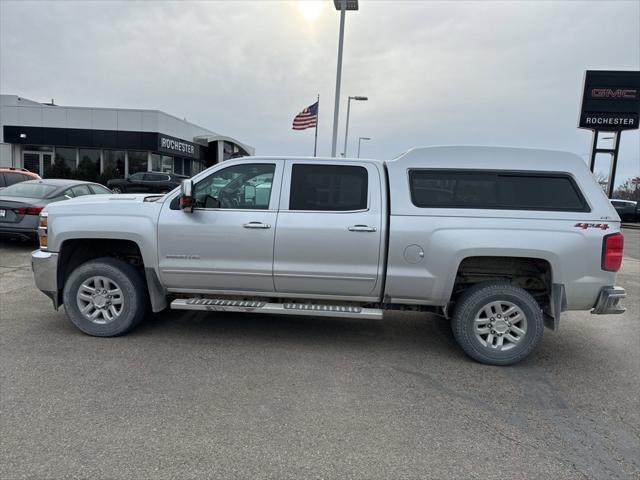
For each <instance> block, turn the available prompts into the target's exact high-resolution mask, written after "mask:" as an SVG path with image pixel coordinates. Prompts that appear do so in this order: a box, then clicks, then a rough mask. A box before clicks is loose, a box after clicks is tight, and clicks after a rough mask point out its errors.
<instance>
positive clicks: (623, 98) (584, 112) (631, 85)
mask: <svg viewBox="0 0 640 480" xmlns="http://www.w3.org/2000/svg"><path fill="white" fill-rule="evenodd" d="M639 117H640V72H627V71H610V70H587V72H586V74H585V77H584V92H583V94H582V108H581V109H580V122H579V124H578V127H579V128H586V129H589V130H591V131H592V132H593V144H592V146H591V161H590V165H589V167H590V168H591V171H592V172H593V170H594V168H595V164H596V155H597V154H599V153H605V154H609V155H611V168H610V170H609V181H608V189H607V190H608V192H607V193H608V196H609V198H611V197H612V196H613V191H614V189H615V179H616V169H617V167H618V152H619V151H620V135H621V134H622V131H623V130H637V129H638V120H639ZM602 132H611V133H613V134H614V146H613V148H598V139H599V134H600V133H602Z"/></svg>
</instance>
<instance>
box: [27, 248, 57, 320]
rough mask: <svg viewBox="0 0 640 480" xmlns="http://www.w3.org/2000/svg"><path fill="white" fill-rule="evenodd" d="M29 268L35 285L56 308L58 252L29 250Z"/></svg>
mask: <svg viewBox="0 0 640 480" xmlns="http://www.w3.org/2000/svg"><path fill="white" fill-rule="evenodd" d="M31 269H32V270H33V279H34V280H35V282H36V287H38V289H39V290H40V291H42V293H44V294H45V295H46V296H47V297H49V298H50V299H51V300H53V306H54V307H55V308H58V254H57V253H52V252H43V251H42V250H34V251H33V252H31Z"/></svg>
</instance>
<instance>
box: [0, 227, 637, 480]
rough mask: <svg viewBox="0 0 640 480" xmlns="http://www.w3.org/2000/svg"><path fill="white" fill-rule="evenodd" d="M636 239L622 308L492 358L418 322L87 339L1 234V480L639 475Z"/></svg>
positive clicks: (241, 322)
mask: <svg viewBox="0 0 640 480" xmlns="http://www.w3.org/2000/svg"><path fill="white" fill-rule="evenodd" d="M639 233H640V231H638V230H636V231H630V230H629V231H625V235H626V239H627V241H626V243H627V246H626V251H627V255H628V256H627V257H625V260H624V262H623V268H622V271H621V274H620V276H619V283H620V284H621V285H622V286H624V287H625V288H626V289H627V292H628V299H627V301H626V306H627V308H628V311H627V312H626V313H625V314H624V315H620V316H608V317H596V316H592V315H590V314H589V313H569V314H566V315H565V316H564V318H563V320H562V323H561V326H560V331H559V332H557V333H554V332H550V331H546V332H545V337H544V339H543V341H542V344H541V346H540V348H538V350H537V351H536V352H535V353H534V354H533V355H532V356H531V357H529V358H528V359H527V360H526V361H524V362H522V363H521V364H519V365H516V366H513V367H506V368H505V367H503V368H500V367H488V366H484V365H480V364H477V363H474V362H472V361H470V360H469V359H467V358H466V357H465V356H464V355H463V354H462V353H461V351H460V350H459V349H458V348H457V347H456V345H455V344H454V342H453V339H452V337H451V335H450V334H449V333H448V330H447V328H446V326H445V325H444V324H443V322H442V321H441V320H439V319H437V318H436V317H431V316H425V315H417V314H390V315H387V316H386V317H385V319H384V320H383V321H375V322H372V321H363V320H346V319H322V318H309V317H294V318H291V317H275V316H263V315H248V314H219V313H214V314H203V313H199V312H186V313H184V312H175V311H174V312H171V311H170V312H164V313H162V314H159V315H155V316H151V317H149V318H148V319H147V320H146V321H145V322H144V323H143V324H142V325H141V326H140V327H139V328H138V329H137V330H135V331H134V332H132V333H131V334H129V335H127V336H124V337H120V338H112V339H100V338H92V337H88V336H85V335H83V334H81V333H80V332H79V331H77V330H76V329H75V328H73V327H72V326H71V325H70V323H68V322H67V320H66V318H65V315H64V313H63V311H62V310H61V311H58V312H55V311H54V310H53V309H52V308H51V303H50V301H49V299H48V298H46V297H45V296H44V295H42V294H41V293H40V292H38V291H37V290H36V289H35V287H34V286H33V281H32V277H31V272H30V267H29V251H30V249H31V245H23V244H19V243H13V242H0V329H1V330H0V338H1V340H0V341H1V345H0V346H1V349H0V372H1V378H0V387H1V390H0V407H1V413H0V429H1V431H0V478H2V479H18V478H37V479H40V478H42V479H44V478H56V479H58V478H108V479H119V478H160V479H164V478H214V477H224V478H232V477H234V478H278V479H282V478H296V479H300V478H338V477H339V478H367V479H371V478H384V479H389V478H434V479H443V478H461V479H473V478H477V479H492V478H495V479H503V478H509V479H517V478H536V479H539V478H549V479H554V480H555V479H573V478H575V479H584V478H597V479H605V478H606V479H622V478H640V330H639V329H638V326H639V318H640V255H639V254H640V235H638V234H639Z"/></svg>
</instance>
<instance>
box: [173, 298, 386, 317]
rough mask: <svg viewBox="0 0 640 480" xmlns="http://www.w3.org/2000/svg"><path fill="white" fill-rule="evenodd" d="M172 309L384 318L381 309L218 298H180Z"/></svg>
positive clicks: (175, 301)
mask: <svg viewBox="0 0 640 480" xmlns="http://www.w3.org/2000/svg"><path fill="white" fill-rule="evenodd" d="M171 308H172V309H173V310H204V311H209V312H250V313H270V314H272V315H313V316H318V317H351V318H372V319H380V318H382V310H381V309H379V308H363V307H356V306H351V305H323V304H310V303H270V302H261V301H255V300H226V299H216V298H179V299H177V300H174V301H173V302H171Z"/></svg>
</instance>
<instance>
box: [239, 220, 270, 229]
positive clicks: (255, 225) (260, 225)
mask: <svg viewBox="0 0 640 480" xmlns="http://www.w3.org/2000/svg"><path fill="white" fill-rule="evenodd" d="M242 226H243V227H244V228H263V229H266V228H271V225H269V224H268V223H262V222H249V223H245V224H244V225H242Z"/></svg>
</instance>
